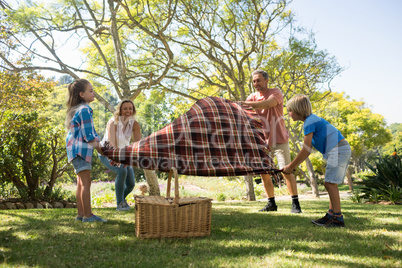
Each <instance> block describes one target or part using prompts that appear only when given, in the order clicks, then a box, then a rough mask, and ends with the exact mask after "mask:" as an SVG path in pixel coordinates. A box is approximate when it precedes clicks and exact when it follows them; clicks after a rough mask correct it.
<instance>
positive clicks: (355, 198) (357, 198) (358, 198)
mask: <svg viewBox="0 0 402 268" xmlns="http://www.w3.org/2000/svg"><path fill="white" fill-rule="evenodd" d="M349 199H350V200H351V201H352V202H353V203H362V202H363V201H364V196H363V194H362V193H361V191H360V190H357V191H353V193H352V195H351V196H350V197H349Z"/></svg>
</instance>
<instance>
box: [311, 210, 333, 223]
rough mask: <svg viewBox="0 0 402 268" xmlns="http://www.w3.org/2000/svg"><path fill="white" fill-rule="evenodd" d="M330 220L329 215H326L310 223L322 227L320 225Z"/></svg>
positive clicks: (330, 216)
mask: <svg viewBox="0 0 402 268" xmlns="http://www.w3.org/2000/svg"><path fill="white" fill-rule="evenodd" d="M332 218H333V216H332V215H329V214H328V213H326V214H325V216H324V217H322V218H320V219H318V220H312V221H311V223H314V224H316V225H320V226H322V225H324V224H325V223H326V222H327V221H329V220H330V219H332Z"/></svg>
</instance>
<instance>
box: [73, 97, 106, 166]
mask: <svg viewBox="0 0 402 268" xmlns="http://www.w3.org/2000/svg"><path fill="white" fill-rule="evenodd" d="M92 114H93V111H92V109H91V107H90V106H89V105H88V104H83V105H81V107H79V108H78V109H77V111H76V112H75V114H74V116H73V118H72V119H71V123H70V130H69V131H68V134H67V137H66V149H67V157H68V161H69V162H70V161H72V160H73V159H74V158H75V157H77V156H78V155H79V156H81V157H82V158H83V159H84V160H85V161H87V162H91V161H92V154H93V146H92V145H90V144H88V143H89V142H91V141H93V140H96V141H99V137H98V134H97V133H96V131H95V127H94V122H93V119H92Z"/></svg>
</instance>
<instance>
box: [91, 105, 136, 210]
mask: <svg viewBox="0 0 402 268" xmlns="http://www.w3.org/2000/svg"><path fill="white" fill-rule="evenodd" d="M135 114H136V110H135V106H134V103H133V102H132V101H131V100H123V101H121V102H120V103H119V104H118V105H117V109H116V112H115V113H114V114H113V116H112V118H110V120H109V121H108V123H107V126H106V131H105V136H104V137H103V139H102V142H101V144H102V145H104V143H105V142H109V143H110V144H111V145H112V146H113V147H115V148H122V147H125V146H127V145H129V144H130V140H131V139H132V140H133V141H134V142H136V141H139V140H140V139H141V131H140V125H139V124H138V122H137V121H136V120H135V118H134V116H135ZM99 159H100V161H101V162H102V163H103V164H104V165H105V167H107V168H108V169H110V170H111V171H113V172H114V173H116V174H117V176H116V180H115V189H116V203H117V208H116V210H118V211H123V210H129V209H130V206H129V205H128V204H127V201H126V197H127V196H128V194H129V193H131V191H132V190H133V189H134V185H135V179H134V170H133V167H132V166H125V165H120V164H114V162H113V161H111V160H109V159H108V158H107V157H105V156H103V155H99Z"/></svg>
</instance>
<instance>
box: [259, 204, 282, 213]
mask: <svg viewBox="0 0 402 268" xmlns="http://www.w3.org/2000/svg"><path fill="white" fill-rule="evenodd" d="M277 210H278V206H277V205H274V204H271V203H268V204H267V205H266V206H265V207H263V208H262V209H260V210H259V212H267V211H277Z"/></svg>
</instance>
